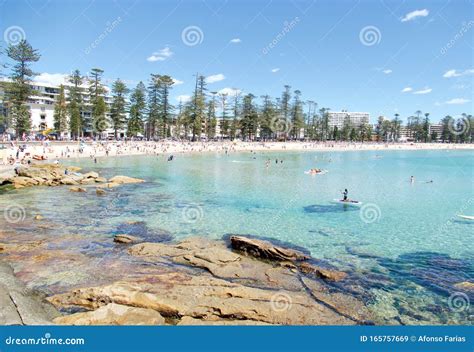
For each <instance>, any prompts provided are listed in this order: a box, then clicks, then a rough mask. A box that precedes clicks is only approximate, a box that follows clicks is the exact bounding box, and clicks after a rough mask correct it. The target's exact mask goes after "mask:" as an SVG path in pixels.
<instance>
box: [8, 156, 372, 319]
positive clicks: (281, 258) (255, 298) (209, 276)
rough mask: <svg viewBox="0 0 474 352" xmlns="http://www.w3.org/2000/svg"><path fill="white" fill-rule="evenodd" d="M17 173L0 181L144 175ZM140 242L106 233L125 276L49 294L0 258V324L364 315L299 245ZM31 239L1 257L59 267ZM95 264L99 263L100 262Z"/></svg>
mask: <svg viewBox="0 0 474 352" xmlns="http://www.w3.org/2000/svg"><path fill="white" fill-rule="evenodd" d="M17 171H18V175H16V176H14V177H10V178H8V179H4V180H3V181H2V180H0V184H3V185H10V186H12V187H13V188H15V189H19V188H24V187H31V186H60V185H68V186H71V187H70V190H71V191H75V192H86V191H87V190H88V189H89V188H90V187H94V188H95V191H96V193H97V195H101V194H102V192H105V189H106V188H112V187H117V186H119V185H122V184H126V183H138V182H143V180H140V179H134V178H130V177H126V176H115V177H113V178H111V179H109V180H107V179H105V178H103V177H101V176H100V175H99V174H97V173H95V172H88V173H80V172H79V171H80V169H78V168H72V167H68V168H67V171H66V168H65V167H63V166H58V165H51V164H38V165H32V166H30V167H28V168H26V167H20V168H19V169H18V170H17ZM35 220H41V217H38V218H36V217H35ZM106 241H107V239H106ZM143 241H144V239H143V238H140V237H139V236H134V235H133V234H131V233H124V234H119V235H116V236H115V237H114V238H110V240H109V245H111V246H115V247H114V248H115V250H116V252H119V253H121V254H122V256H120V258H121V259H120V264H114V267H115V268H118V267H120V265H121V266H130V265H132V264H131V263H132V262H133V265H134V266H133V268H135V269H133V270H134V272H133V275H125V274H123V275H120V274H119V275H116V276H115V277H116V278H117V277H118V278H120V279H119V280H117V279H113V280H108V281H106V282H105V283H104V282H102V283H101V285H99V286H93V287H87V286H86V287H82V286H75V287H73V288H71V287H67V288H63V289H62V290H59V291H55V292H54V293H56V294H52V293H49V294H50V296H49V297H43V296H42V295H41V294H39V293H38V292H35V291H33V290H31V289H27V288H26V287H25V286H24V284H23V283H22V282H21V281H20V280H19V279H18V278H17V277H16V276H15V275H14V273H13V270H12V269H11V268H10V267H9V266H7V265H6V264H5V263H3V264H1V263H0V264H1V265H2V266H0V278H1V280H0V283H1V284H0V303H1V305H0V307H1V308H0V309H1V310H0V324H3V325H9V324H24V325H35V324H61V325H142V324H145V325H262V324H263V325H267V324H278V325H353V324H368V323H371V321H372V316H371V314H370V312H369V310H368V309H367V308H366V306H365V304H364V303H363V302H362V301H361V300H359V299H358V298H356V297H354V296H352V295H348V294H347V293H345V292H343V291H341V290H340V289H339V287H341V286H343V285H344V281H345V280H347V274H346V273H344V272H340V271H337V270H334V269H333V268H330V267H327V266H324V267H322V266H320V265H316V261H314V260H313V259H312V258H311V257H310V256H309V255H308V254H306V253H303V252H301V251H298V250H295V249H292V248H284V247H282V246H277V245H275V244H273V243H270V242H267V241H263V240H260V239H254V238H248V237H244V236H230V237H229V238H228V239H226V240H220V241H214V240H209V239H206V238H201V237H193V238H188V239H186V240H183V241H180V242H178V243H173V242H143ZM30 242H31V243H29V242H28V243H16V242H15V241H13V242H12V241H11V240H10V241H8V242H5V243H0V254H2V255H6V256H5V257H4V259H6V260H21V261H22V262H25V263H27V262H28V261H27V258H30V257H31V256H33V257H34V258H36V259H35V260H40V261H49V262H50V263H51V265H62V264H60V263H61V262H58V263H59V264H55V262H54V258H56V257H57V258H58V260H59V258H62V256H61V254H60V253H61V252H58V250H57V249H54V248H55V246H54V245H52V248H49V247H48V244H47V243H48V242H47V241H45V240H44V239H41V240H38V241H33V240H31V241H30ZM25 256H27V257H25ZM77 256H78V255H77V254H76V256H75V257H71V258H70V259H71V262H75V261H76V262H77V264H76V265H78V264H79V263H80V262H81V260H83V259H84V258H87V257H86V256H81V257H80V258H77ZM22 258H24V259H22ZM81 258H82V259H81ZM127 258H128V259H127ZM79 259H80V260H79ZM25 260H26V261H25ZM128 261H130V264H129V263H128ZM103 263H109V262H108V261H104V262H103ZM103 263H100V262H98V264H97V265H104V268H101V270H108V269H109V268H107V264H103ZM137 265H138V266H137ZM142 268H143V269H142ZM155 268H159V270H155ZM23 270H24V271H25V270H26V271H28V269H27V268H26V269H25V268H23ZM62 270H70V269H68V268H67V267H64V268H63V269H62ZM110 270H114V269H112V268H110ZM83 274H84V275H87V273H83ZM52 281H55V280H52ZM64 291H66V292H64ZM71 313H72V314H71Z"/></svg>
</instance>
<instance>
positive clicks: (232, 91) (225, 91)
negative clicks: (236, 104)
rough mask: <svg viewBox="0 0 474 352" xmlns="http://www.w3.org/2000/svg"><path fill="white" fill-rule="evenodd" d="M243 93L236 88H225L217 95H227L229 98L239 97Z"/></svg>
mask: <svg viewBox="0 0 474 352" xmlns="http://www.w3.org/2000/svg"><path fill="white" fill-rule="evenodd" d="M241 92H242V91H241V90H240V89H235V88H223V89H221V90H220V91H218V92H217V93H219V94H227V95H229V96H234V95H237V94H239V93H241Z"/></svg>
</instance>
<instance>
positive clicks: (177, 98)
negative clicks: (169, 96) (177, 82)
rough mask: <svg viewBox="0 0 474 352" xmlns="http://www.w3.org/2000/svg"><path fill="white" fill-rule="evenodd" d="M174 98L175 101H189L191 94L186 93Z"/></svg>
mask: <svg viewBox="0 0 474 352" xmlns="http://www.w3.org/2000/svg"><path fill="white" fill-rule="evenodd" d="M176 100H177V101H180V102H182V103H187V102H188V101H191V96H190V95H186V94H183V95H178V96H177V97H176Z"/></svg>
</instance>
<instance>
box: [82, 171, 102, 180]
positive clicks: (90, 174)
mask: <svg viewBox="0 0 474 352" xmlns="http://www.w3.org/2000/svg"><path fill="white" fill-rule="evenodd" d="M82 176H83V177H84V178H93V179H96V178H97V177H99V174H98V173H97V172H94V171H89V172H87V173H85V174H83V175H82Z"/></svg>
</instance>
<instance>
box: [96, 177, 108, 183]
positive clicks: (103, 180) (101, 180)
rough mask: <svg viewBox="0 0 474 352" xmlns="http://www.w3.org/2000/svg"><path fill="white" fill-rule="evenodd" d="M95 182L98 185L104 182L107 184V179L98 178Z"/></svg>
mask: <svg viewBox="0 0 474 352" xmlns="http://www.w3.org/2000/svg"><path fill="white" fill-rule="evenodd" d="M95 182H97V183H104V182H107V179H106V178H105V177H97V178H96V179H95Z"/></svg>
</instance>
